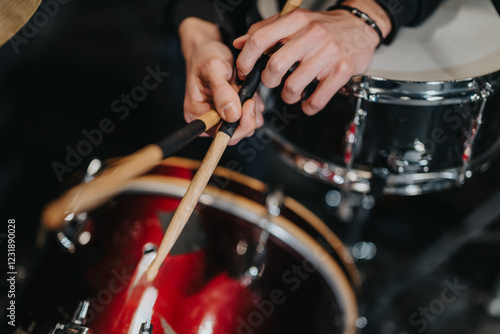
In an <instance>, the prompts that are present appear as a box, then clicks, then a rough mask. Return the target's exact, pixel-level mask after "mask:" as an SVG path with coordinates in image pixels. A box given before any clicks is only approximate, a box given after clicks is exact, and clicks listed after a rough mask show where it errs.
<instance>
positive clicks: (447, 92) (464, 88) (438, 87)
mask: <svg viewBox="0 0 500 334" xmlns="http://www.w3.org/2000/svg"><path fill="white" fill-rule="evenodd" d="M490 80H491V81H492V82H490V83H484V82H478V80H476V79H474V80H473V79H471V78H466V79H460V80H454V81H435V82H417V81H400V80H388V79H384V78H379V77H375V76H355V77H353V78H352V79H351V81H349V83H348V84H347V85H346V86H345V87H344V88H343V89H341V90H340V91H339V92H340V93H341V94H344V95H348V96H356V97H358V98H361V99H363V100H366V101H370V102H377V103H389V104H400V105H428V106H432V105H449V104H460V103H470V102H477V101H481V100H483V99H485V98H486V97H487V96H485V95H484V93H483V92H484V90H485V89H486V90H488V87H489V88H490V90H491V87H492V86H494V85H498V84H500V72H496V73H493V74H492V75H491V78H490Z"/></svg>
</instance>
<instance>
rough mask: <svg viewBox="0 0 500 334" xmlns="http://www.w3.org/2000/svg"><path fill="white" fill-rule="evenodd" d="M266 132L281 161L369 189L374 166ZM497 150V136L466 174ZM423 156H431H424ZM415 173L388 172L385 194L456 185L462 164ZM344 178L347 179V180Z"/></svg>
mask: <svg viewBox="0 0 500 334" xmlns="http://www.w3.org/2000/svg"><path fill="white" fill-rule="evenodd" d="M269 135H270V136H271V137H272V138H273V141H274V142H275V143H277V144H278V146H279V147H280V148H281V155H282V158H283V159H284V161H285V162H286V163H287V164H289V165H291V166H292V167H295V168H296V169H297V170H298V171H299V172H301V173H303V174H305V175H308V176H312V177H314V178H316V179H318V180H320V181H323V182H325V183H328V184H332V185H335V186H339V187H341V188H342V189H343V190H346V191H354V192H358V193H364V194H366V193H369V192H370V191H371V184H370V180H372V178H373V173H374V171H373V170H367V169H363V168H362V166H360V168H358V167H356V168H355V169H353V170H351V171H349V170H347V168H346V167H344V166H342V165H340V164H336V163H332V162H328V161H325V160H323V159H322V158H318V157H316V156H314V155H312V154H311V153H309V152H306V151H305V150H303V149H300V148H298V147H295V146H294V145H292V144H291V143H290V142H288V141H287V140H286V139H284V138H282V137H280V136H279V135H276V134H274V133H272V132H271V131H269ZM498 150H500V139H498V140H497V141H496V142H494V143H493V144H492V145H491V147H490V148H489V149H488V150H487V151H486V152H483V154H482V155H481V156H480V157H474V158H473V159H472V160H471V161H469V167H467V170H466V172H465V175H466V176H467V177H469V176H470V175H472V173H473V172H474V171H472V170H470V168H471V167H470V166H472V165H474V166H476V165H477V166H479V167H478V168H481V166H485V167H484V168H486V167H487V164H486V163H487V162H488V161H489V157H490V156H491V155H493V154H494V152H498ZM422 158H423V160H425V159H430V158H431V156H430V155H429V156H428V157H425V156H423V157H422ZM422 170H423V171H424V172H416V173H402V174H392V173H389V174H388V175H387V181H386V183H385V187H384V189H383V192H384V194H388V195H389V194H390V195H402V196H415V195H420V194H426V193H431V192H435V191H442V190H446V189H450V188H453V187H455V186H456V184H457V180H458V178H459V174H460V172H461V170H462V167H459V168H448V169H442V170H439V171H433V172H425V168H422ZM346 181H347V182H346Z"/></svg>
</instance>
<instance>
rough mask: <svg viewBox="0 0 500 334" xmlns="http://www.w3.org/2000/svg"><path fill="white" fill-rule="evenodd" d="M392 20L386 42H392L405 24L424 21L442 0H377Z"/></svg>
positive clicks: (415, 23) (416, 23)
mask: <svg viewBox="0 0 500 334" xmlns="http://www.w3.org/2000/svg"><path fill="white" fill-rule="evenodd" d="M376 1H377V3H378V4H379V5H380V6H381V7H382V8H384V10H385V11H386V12H387V14H388V15H389V17H390V18H391V21H392V31H391V33H390V34H389V36H387V38H386V39H385V44H389V43H390V42H392V40H393V39H394V37H395V36H396V34H397V32H398V30H399V29H400V28H401V27H403V26H415V25H418V24H419V23H421V22H423V21H424V20H425V19H426V18H427V17H428V16H429V15H431V13H432V12H433V11H434V9H436V7H437V6H438V5H439V3H440V2H441V1H442V0H376Z"/></svg>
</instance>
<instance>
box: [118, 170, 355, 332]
mask: <svg viewBox="0 0 500 334" xmlns="http://www.w3.org/2000/svg"><path fill="white" fill-rule="evenodd" d="M189 183H190V180H189V179H183V178H180V177H171V176H165V175H146V176H142V177H139V178H136V179H134V180H131V181H129V182H127V183H126V184H125V185H124V187H123V188H122V191H121V192H120V194H118V195H117V196H120V195H130V194H145V193H146V194H151V195H169V196H176V197H182V196H183V194H184V192H185V191H186V189H187V187H188V186H189ZM215 198H216V199H217V200H214V199H215ZM199 202H200V203H201V204H202V205H206V206H209V207H213V208H216V209H219V210H221V211H224V212H227V213H230V214H233V215H236V216H238V217H242V218H243V219H245V220H246V221H248V222H249V223H251V224H254V225H257V226H259V227H260V228H262V226H261V225H260V224H261V222H262V217H263V216H265V213H266V212H267V209H266V208H265V207H264V206H263V205H261V204H259V203H257V202H254V201H252V200H250V199H248V198H245V197H243V196H241V195H237V194H234V193H231V192H228V191H226V190H221V189H219V188H217V187H214V186H211V185H208V186H207V187H206V189H205V191H204V192H203V195H202V196H201V198H200V201H199ZM290 209H291V210H292V211H294V212H295V210H294V209H293V208H290ZM304 209H305V208H304ZM305 210H307V209H305ZM259 213H260V214H259ZM295 213H296V214H297V215H299V216H301V215H300V213H299V212H295ZM311 214H312V213H311ZM252 216H253V217H252ZM301 217H302V216H301ZM302 218H304V217H302ZM304 219H305V218H304ZM318 219H319V218H318ZM306 221H307V222H309V221H308V220H306ZM266 229H267V230H268V232H269V233H270V234H272V235H274V236H275V237H276V238H278V239H279V240H280V241H282V242H284V243H285V244H287V245H288V246H289V247H291V248H292V249H293V250H294V251H296V252H297V253H298V254H300V255H301V256H302V257H303V258H304V259H308V260H311V259H314V261H311V263H313V265H314V266H315V267H316V268H317V270H318V272H319V273H320V275H321V277H322V278H323V279H324V280H325V282H326V283H327V285H328V286H329V288H330V290H331V291H333V292H334V295H335V296H336V299H337V303H338V305H339V308H340V310H341V312H342V315H343V317H344V320H345V321H344V323H343V331H342V332H343V333H344V334H350V333H355V332H356V319H357V318H358V316H359V315H358V306H357V298H356V291H355V289H356V287H355V286H353V282H352V281H351V280H349V278H348V277H347V276H346V274H345V273H344V271H343V270H342V268H341V267H340V264H339V263H338V262H337V261H336V260H335V259H334V258H332V257H331V256H330V255H329V254H328V252H327V251H326V250H325V249H324V248H323V247H322V246H321V245H320V244H319V243H318V242H317V241H316V240H314V239H313V238H312V237H311V236H310V235H309V234H307V233H306V232H304V231H303V230H302V229H301V228H299V227H298V226H296V225H295V224H294V223H293V222H292V221H290V220H289V219H288V218H286V217H284V216H277V217H272V219H271V220H270V223H269V225H268V226H267V227H266ZM318 232H319V233H320V234H321V232H320V231H318ZM332 234H333V232H332ZM325 240H326V242H327V243H328V244H331V242H330V240H328V239H326V238H325ZM332 247H334V251H335V252H337V248H336V247H335V246H334V245H332ZM342 247H343V248H344V249H345V247H344V246H342ZM345 252H347V249H345ZM318 253H319V254H318ZM338 254H339V253H338ZM339 255H340V256H339V257H340V258H341V259H342V261H343V259H344V256H343V255H345V254H339ZM319 257H321V259H320V260H317V259H318V258H319ZM356 272H357V270H356ZM358 275H359V273H358Z"/></svg>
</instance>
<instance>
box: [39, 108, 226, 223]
mask: <svg viewBox="0 0 500 334" xmlns="http://www.w3.org/2000/svg"><path fill="white" fill-rule="evenodd" d="M220 119H221V118H220V116H219V114H218V113H217V111H215V110H210V111H209V112H207V113H205V114H203V115H202V116H200V117H199V118H198V119H195V120H194V121H192V122H191V123H188V124H187V125H185V126H184V127H182V128H181V129H179V130H177V131H176V132H174V133H173V134H171V135H169V136H167V137H165V138H164V139H162V140H160V141H159V142H158V143H156V144H150V145H148V146H146V147H144V148H142V149H140V150H139V151H137V152H135V153H133V154H131V155H129V156H127V157H124V158H121V159H119V160H118V161H116V162H114V163H113V164H111V165H110V166H109V167H108V168H106V169H105V170H104V171H103V172H102V173H101V174H100V175H99V176H97V177H96V178H95V179H94V180H93V181H91V182H89V183H83V184H79V185H77V186H75V187H73V188H71V189H70V190H68V191H67V192H65V193H64V194H63V195H62V196H61V197H59V198H58V199H56V200H54V201H52V202H51V203H49V204H48V205H47V206H46V207H45V209H44V211H43V214H42V225H43V227H45V228H48V229H52V230H53V229H57V228H60V227H61V226H62V225H63V224H64V218H65V217H66V216H68V215H69V214H78V213H81V212H84V211H88V210H91V209H93V208H96V207H97V206H99V205H101V204H102V203H104V202H105V201H106V200H108V199H110V198H111V197H113V196H114V195H116V194H117V193H118V192H119V191H120V190H121V187H122V185H123V182H124V181H126V180H129V179H131V178H133V177H136V176H138V175H141V174H144V173H146V172H147V171H149V170H150V169H151V168H153V167H155V166H156V165H157V164H158V163H159V162H160V161H161V160H163V159H164V158H166V157H167V156H169V155H170V154H172V153H173V152H175V151H177V150H179V149H180V148H182V147H183V146H185V145H187V144H188V143H190V142H191V141H193V140H194V139H195V138H196V137H198V136H199V135H200V134H202V133H203V132H205V131H207V130H208V129H210V128H212V127H213V126H215V125H216V124H218V123H219V122H220Z"/></svg>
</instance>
